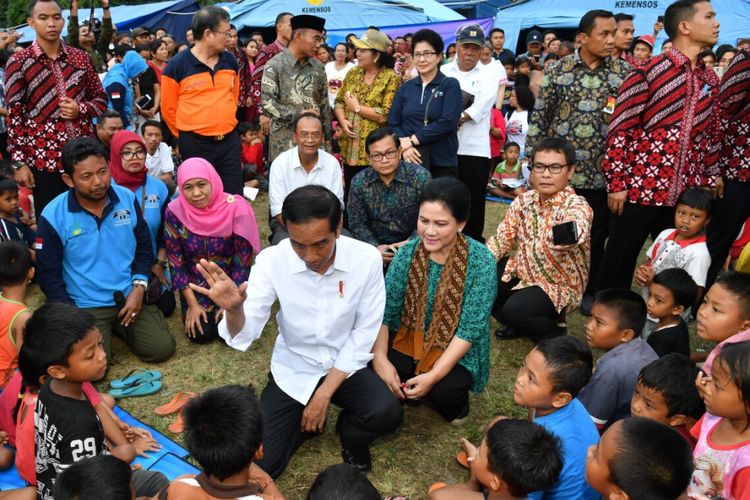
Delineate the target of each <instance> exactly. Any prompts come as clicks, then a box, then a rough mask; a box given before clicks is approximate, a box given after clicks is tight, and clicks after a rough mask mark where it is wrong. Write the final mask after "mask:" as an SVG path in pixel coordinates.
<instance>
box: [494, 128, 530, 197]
mask: <svg viewBox="0 0 750 500" xmlns="http://www.w3.org/2000/svg"><path fill="white" fill-rule="evenodd" d="M503 152H504V153H505V159H504V160H503V161H501V162H500V163H499V164H498V165H497V167H495V170H494V172H492V178H491V179H490V184H489V185H488V186H487V192H488V193H490V194H491V195H493V196H499V197H501V198H506V199H510V200H512V199H513V198H515V197H516V196H517V195H519V194H521V193H523V192H525V191H526V189H525V188H524V187H523V186H522V183H523V180H522V172H521V161H520V160H519V157H520V156H521V147H520V146H519V145H518V144H517V143H515V142H513V141H509V142H506V143H505V146H503Z"/></svg>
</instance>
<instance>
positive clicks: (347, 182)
mask: <svg viewBox="0 0 750 500" xmlns="http://www.w3.org/2000/svg"><path fill="white" fill-rule="evenodd" d="M368 167H369V165H344V206H349V187H350V186H351V185H352V179H353V178H354V176H355V175H357V174H358V173H360V172H362V171H363V170H366V169H367V168H368Z"/></svg>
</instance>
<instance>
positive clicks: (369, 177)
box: [346, 127, 432, 264]
mask: <svg viewBox="0 0 750 500" xmlns="http://www.w3.org/2000/svg"><path fill="white" fill-rule="evenodd" d="M365 151H366V152H367V160H368V161H369V162H370V168H368V169H365V170H363V171H362V172H360V173H358V174H357V175H355V176H354V178H353V179H352V185H351V187H350V191H349V201H348V206H347V208H346V211H347V214H348V218H349V231H350V232H351V233H352V236H353V237H354V238H356V239H358V240H360V241H364V242H365V243H369V244H371V245H373V246H375V247H377V249H378V250H379V251H380V255H381V256H382V257H383V263H385V264H388V263H390V262H391V260H392V259H393V256H394V255H396V252H397V251H398V249H399V247H401V245H403V244H404V243H406V242H408V241H409V240H410V239H411V238H413V237H415V236H416V231H417V215H418V214H419V197H420V195H421V194H422V188H424V185H425V184H426V183H427V181H429V180H430V179H431V178H432V177H431V176H430V172H429V171H428V170H427V169H426V168H424V167H422V166H420V165H415V164H414V163H409V162H406V161H404V160H402V159H401V146H400V143H399V138H398V136H397V135H396V133H395V132H394V131H393V130H392V129H390V128H387V127H383V128H378V129H375V130H373V131H372V132H370V133H369V134H368V135H367V139H365Z"/></svg>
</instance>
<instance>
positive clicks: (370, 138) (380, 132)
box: [365, 127, 401, 154]
mask: <svg viewBox="0 0 750 500" xmlns="http://www.w3.org/2000/svg"><path fill="white" fill-rule="evenodd" d="M386 137H390V138H391V139H393V144H394V145H395V146H396V147H397V148H399V147H401V144H400V139H399V137H398V134H397V133H396V131H395V130H393V129H392V128H390V127H380V128H376V129H375V130H373V131H372V132H370V133H369V134H367V139H365V152H366V153H367V154H370V146H372V145H373V144H374V143H376V142H379V141H382V140H383V139H385V138H386Z"/></svg>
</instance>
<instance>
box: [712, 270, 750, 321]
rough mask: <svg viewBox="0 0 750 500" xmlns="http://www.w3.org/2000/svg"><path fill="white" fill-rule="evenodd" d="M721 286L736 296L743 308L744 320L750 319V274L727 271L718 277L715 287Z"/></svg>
mask: <svg viewBox="0 0 750 500" xmlns="http://www.w3.org/2000/svg"><path fill="white" fill-rule="evenodd" d="M716 285H721V286H722V287H724V288H725V289H726V290H727V291H728V292H729V293H731V294H732V295H734V296H735V298H736V299H737V302H738V303H739V305H740V307H741V308H742V314H743V315H744V316H745V318H744V319H750V274H748V273H741V272H739V271H725V272H723V273H720V274H719V276H717V278H716V281H715V282H714V286H716Z"/></svg>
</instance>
